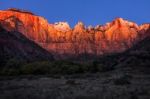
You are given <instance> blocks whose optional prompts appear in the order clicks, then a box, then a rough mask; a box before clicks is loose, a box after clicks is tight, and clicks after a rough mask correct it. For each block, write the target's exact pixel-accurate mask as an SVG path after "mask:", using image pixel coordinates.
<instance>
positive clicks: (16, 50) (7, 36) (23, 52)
mask: <svg viewBox="0 0 150 99" xmlns="http://www.w3.org/2000/svg"><path fill="white" fill-rule="evenodd" d="M12 58H15V59H18V60H23V61H29V62H30V61H38V60H53V56H52V55H51V54H50V53H48V52H47V51H46V50H45V49H42V48H41V47H40V46H38V45H37V44H35V43H34V42H33V41H30V40H29V39H27V38H26V37H25V36H23V35H22V34H21V33H19V32H8V31H6V30H5V29H3V28H2V27H1V26H0V64H1V65H2V64H3V63H5V62H6V61H7V60H9V59H12Z"/></svg>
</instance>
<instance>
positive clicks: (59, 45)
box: [0, 9, 150, 58]
mask: <svg viewBox="0 0 150 99" xmlns="http://www.w3.org/2000/svg"><path fill="white" fill-rule="evenodd" d="M0 23H1V24H3V27H4V28H5V29H7V30H8V31H18V32H21V33H22V34H23V35H25V36H26V37H27V38H29V39H30V40H32V41H35V42H36V43H37V44H39V45H40V46H42V47H43V48H45V49H46V50H48V51H49V52H52V53H53V54H54V56H55V57H56V58H67V57H72V56H78V55H87V54H91V55H102V54H107V53H113V52H122V51H124V50H126V49H128V48H130V47H131V46H132V45H133V44H134V43H136V42H138V41H139V40H142V39H143V38H145V37H146V35H149V34H148V33H147V32H146V31H147V30H148V29H149V28H150V27H149V26H150V24H144V25H141V26H138V25H137V24H136V23H134V22H129V21H127V20H124V19H122V18H116V19H115V20H113V21H112V22H110V23H107V24H105V25H98V26H96V27H92V26H89V27H87V28H86V26H85V25H84V24H83V23H82V22H78V23H77V25H75V27H74V28H70V26H69V24H68V23H67V22H57V23H54V24H49V23H48V21H47V20H46V19H44V18H43V17H40V16H37V15H34V14H33V13H30V12H28V11H24V10H18V9H15V10H12V9H9V10H3V11H0Z"/></svg>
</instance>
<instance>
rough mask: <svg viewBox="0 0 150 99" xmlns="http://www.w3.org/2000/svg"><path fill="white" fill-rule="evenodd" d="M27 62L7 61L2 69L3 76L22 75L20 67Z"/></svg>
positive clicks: (0, 72) (13, 59)
mask: <svg viewBox="0 0 150 99" xmlns="http://www.w3.org/2000/svg"><path fill="white" fill-rule="evenodd" d="M24 63H25V62H23V61H21V60H18V59H15V58H12V59H9V60H8V61H7V63H6V64H5V66H4V67H3V68H2V69H1V71H0V74H1V75H18V74H20V66H21V65H22V64H24Z"/></svg>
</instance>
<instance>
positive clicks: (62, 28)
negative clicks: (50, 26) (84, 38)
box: [54, 22, 71, 32]
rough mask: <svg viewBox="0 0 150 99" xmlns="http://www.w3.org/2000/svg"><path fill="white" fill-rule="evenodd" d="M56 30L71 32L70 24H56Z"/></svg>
mask: <svg viewBox="0 0 150 99" xmlns="http://www.w3.org/2000/svg"><path fill="white" fill-rule="evenodd" d="M54 28H55V29H56V30H58V31H64V32H66V31H69V30H71V28H70V25H69V24H68V22H55V23H54Z"/></svg>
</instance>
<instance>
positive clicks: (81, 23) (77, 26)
mask: <svg viewBox="0 0 150 99" xmlns="http://www.w3.org/2000/svg"><path fill="white" fill-rule="evenodd" d="M74 28H75V29H76V28H82V29H85V25H84V23H83V22H81V21H79V22H78V23H77V24H76V25H75V27H74Z"/></svg>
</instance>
